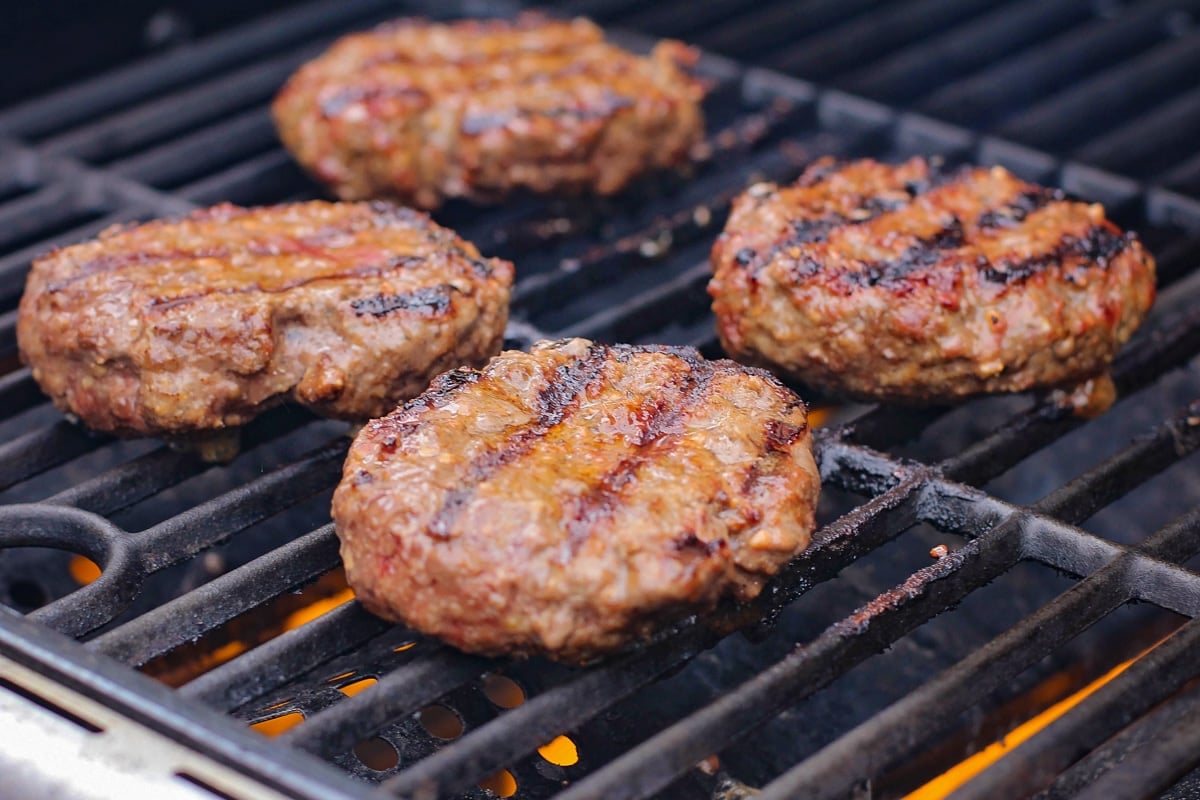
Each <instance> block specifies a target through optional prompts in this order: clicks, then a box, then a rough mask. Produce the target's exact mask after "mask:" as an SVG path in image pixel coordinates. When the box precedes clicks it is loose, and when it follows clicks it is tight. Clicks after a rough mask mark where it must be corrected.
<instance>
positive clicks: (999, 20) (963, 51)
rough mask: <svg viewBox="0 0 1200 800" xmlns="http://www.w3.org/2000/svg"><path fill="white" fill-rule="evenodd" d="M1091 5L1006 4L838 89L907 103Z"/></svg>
mask: <svg viewBox="0 0 1200 800" xmlns="http://www.w3.org/2000/svg"><path fill="white" fill-rule="evenodd" d="M1090 5H1091V4H1089V3H1086V2H1080V0H1052V2H1047V0H1024V1H1023V2H1019V3H1011V4H1004V5H1002V6H1000V7H998V8H996V9H995V10H994V11H992V12H990V13H987V14H984V15H983V16H981V17H979V18H978V19H974V20H970V21H968V22H966V23H965V24H963V25H960V26H958V27H955V28H952V29H950V30H948V31H946V32H945V33H943V34H941V35H939V36H937V37H935V38H930V39H923V40H921V41H919V42H917V43H916V44H914V45H912V46H911V47H907V48H905V49H903V50H901V51H899V52H897V53H895V54H894V55H891V56H887V57H885V58H882V59H879V60H876V61H871V62H869V63H868V64H867V65H866V66H864V67H862V68H861V69H858V70H855V71H854V72H852V73H850V74H849V75H847V76H846V77H845V79H843V80H842V81H841V84H842V85H843V86H845V88H846V89H848V90H849V91H852V92H857V93H859V94H865V95H869V96H881V97H886V98H887V99H888V100H889V101H891V102H908V101H911V100H914V99H916V98H917V97H920V96H921V95H922V94H924V93H925V92H927V91H928V90H929V87H930V86H936V85H938V84H939V83H945V81H946V77H947V75H949V74H962V73H966V72H969V71H971V70H974V69H978V68H980V67H982V66H985V65H987V64H989V63H992V62H994V61H998V60H1000V59H1002V58H1005V57H1009V56H1011V55H1012V54H1013V53H1014V52H1017V51H1018V50H1020V49H1022V48H1023V47H1027V46H1029V45H1030V44H1035V43H1037V42H1039V41H1041V40H1043V39H1045V38H1048V37H1049V36H1052V35H1054V34H1055V33H1057V32H1058V31H1060V30H1061V29H1063V28H1066V27H1068V26H1071V25H1076V24H1079V23H1080V22H1082V21H1084V20H1086V19H1087V18H1088V16H1089V15H1090V14H1091V8H1090ZM868 57H869V56H868Z"/></svg>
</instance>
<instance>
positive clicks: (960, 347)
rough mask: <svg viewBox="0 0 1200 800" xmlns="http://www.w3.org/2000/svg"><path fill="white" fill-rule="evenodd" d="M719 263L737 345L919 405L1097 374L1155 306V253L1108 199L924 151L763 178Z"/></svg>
mask: <svg viewBox="0 0 1200 800" xmlns="http://www.w3.org/2000/svg"><path fill="white" fill-rule="evenodd" d="M712 265H713V273H714V274H713V279H712V281H711V282H710V284H709V287H708V290H709V294H711V295H712V297H713V311H714V312H715V313H716V316H717V330H718V333H719V335H720V339H721V342H722V344H723V345H724V347H725V349H726V352H728V353H729V354H730V355H731V356H732V357H734V358H736V359H738V360H740V361H745V362H746V363H752V364H757V365H760V366H766V367H769V368H770V369H772V370H774V371H776V372H778V373H779V374H782V375H786V376H789V377H791V378H795V379H798V380H800V381H803V382H804V383H806V384H808V385H811V386H815V387H821V388H823V389H826V390H829V391H831V392H834V393H837V394H842V395H848V396H852V397H859V398H863V399H869V400H885V401H893V402H902V403H911V404H924V403H941V402H947V401H954V400H958V399H961V398H963V397H967V396H970V395H975V394H980V393H985V392H1005V391H1023V390H1026V389H1030V388H1033V387H1060V386H1066V387H1069V386H1071V385H1074V384H1079V383H1083V382H1085V381H1088V380H1090V379H1093V378H1096V379H1101V376H1106V375H1107V372H1108V368H1109V365H1110V363H1111V361H1112V359H1113V356H1114V355H1115V354H1116V351H1117V349H1118V348H1119V347H1120V346H1121V345H1122V344H1124V343H1125V342H1126V341H1128V339H1129V337H1130V336H1131V335H1132V334H1133V332H1134V330H1135V329H1136V328H1137V327H1138V325H1139V324H1140V323H1141V321H1142V319H1143V318H1144V317H1145V315H1146V313H1147V311H1148V310H1149V309H1150V306H1151V304H1152V303H1153V302H1154V282H1155V274H1154V260H1153V258H1151V257H1150V255H1149V254H1148V253H1147V252H1146V251H1145V250H1144V249H1143V248H1142V245H1141V244H1140V243H1139V242H1138V240H1137V239H1136V238H1135V237H1134V235H1133V234H1131V233H1122V232H1121V230H1120V229H1119V228H1117V226H1116V225H1114V224H1113V223H1112V222H1110V221H1108V220H1107V219H1105V216H1104V209H1103V208H1102V207H1101V206H1099V205H1088V204H1086V203H1082V202H1075V201H1070V200H1067V199H1065V198H1064V196H1063V195H1062V193H1061V192H1058V191H1054V190H1051V189H1046V188H1043V187H1040V186H1036V185H1034V184H1030V183H1026V182H1024V181H1022V180H1020V179H1018V178H1017V177H1015V176H1014V175H1012V174H1011V173H1010V172H1008V171H1007V170H1005V169H1003V168H1002V167H993V168H990V169H987V168H980V167H966V168H961V169H958V170H953V171H942V170H939V169H937V168H935V167H931V165H930V164H929V163H927V162H926V161H925V160H923V159H919V158H916V159H913V160H911V161H908V162H906V163H904V164H901V165H899V166H893V165H888V164H881V163H878V162H875V161H871V160H864V161H856V162H851V163H839V162H836V161H834V160H833V159H821V160H819V161H817V162H815V163H814V164H812V165H811V166H810V167H809V168H808V169H807V170H806V171H805V172H804V174H803V175H802V176H801V177H800V178H799V179H798V180H797V181H796V182H795V183H794V184H792V185H791V186H786V187H778V186H775V185H773V184H759V185H757V186H754V187H751V189H749V190H748V191H747V192H746V193H745V194H743V195H742V196H741V197H739V198H738V200H737V201H736V202H735V203H734V206H733V211H732V214H731V215H730V218H729V222H728V224H727V225H726V228H725V232H724V233H723V234H722V235H721V236H720V238H719V239H718V240H717V242H716V244H715V245H714V247H713V250H712ZM1103 380H1107V378H1106V377H1103Z"/></svg>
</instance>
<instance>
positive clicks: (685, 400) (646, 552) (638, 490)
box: [333, 339, 819, 661]
mask: <svg viewBox="0 0 1200 800" xmlns="http://www.w3.org/2000/svg"><path fill="white" fill-rule="evenodd" d="M818 490H819V478H818V475H817V470H816V465H815V464H814V462H813V456H812V452H811V436H810V434H809V430H808V424H807V414H806V411H805V408H804V404H803V403H802V402H801V401H800V400H799V398H797V397H796V396H795V395H794V394H793V393H792V392H791V391H789V390H788V389H786V388H784V387H783V386H782V385H780V384H779V383H778V382H777V381H776V380H775V379H774V378H772V377H771V376H769V375H768V374H767V373H765V372H762V371H759V370H754V369H747V368H745V367H741V366H739V365H737V364H734V363H733V362H731V361H705V360H704V359H702V358H701V357H700V356H699V355H698V354H697V353H696V352H695V351H694V350H692V349H690V348H674V347H634V346H630V345H616V346H612V347H609V346H605V345H600V344H593V343H591V342H589V341H586V340H583V339H571V340H564V341H558V342H541V343H539V344H536V345H534V347H533V348H532V351H531V352H529V353H521V352H505V353H502V354H500V355H499V356H497V357H496V358H494V359H492V361H491V363H489V364H488V365H487V367H486V368H484V369H483V370H482V371H475V370H470V369H457V370H454V371H451V372H449V373H447V374H445V375H442V376H441V377H439V378H438V379H437V380H435V381H434V382H433V385H432V386H431V387H430V389H429V390H428V391H426V392H425V393H424V394H423V395H421V396H420V397H418V398H416V399H415V400H411V401H409V402H408V403H407V404H406V405H404V406H403V407H402V408H399V409H397V410H396V411H395V412H394V413H392V414H391V415H389V416H387V417H385V418H383V419H377V420H373V421H372V422H370V423H368V424H367V426H366V427H365V428H363V430H362V432H361V433H360V434H359V435H358V438H357V439H356V440H355V442H354V445H353V446H352V447H351V448H350V454H349V457H348V458H347V460H346V465H345V471H344V474H343V478H342V482H341V484H340V485H339V486H338V489H337V491H336V493H335V494H334V498H333V517H334V520H335V522H336V523H337V532H338V535H339V536H340V537H341V540H342V558H343V560H344V561H345V565H346V575H347V577H348V579H349V581H350V585H351V586H352V587H353V588H354V590H355V592H356V593H357V596H358V599H359V601H360V602H362V603H363V604H364V605H365V606H366V607H367V608H368V609H370V610H372V611H373V612H374V613H376V614H379V615H380V616H383V617H386V618H387V619H391V620H396V621H400V622H403V623H404V624H407V625H410V626H412V627H414V628H416V629H417V630H420V631H423V632H425V633H428V634H431V635H434V636H437V637H439V638H441V639H444V640H445V641H447V642H449V643H451V644H453V645H454V646H456V647H458V648H461V649H463V650H467V651H470V652H476V653H486V654H493V655H499V654H516V655H532V654H545V655H548V656H550V657H553V658H556V659H560V660H566V661H584V660H588V659H591V658H593V657H596V656H598V655H600V654H603V653H606V652H609V651H612V650H615V649H618V648H620V647H621V646H622V645H624V644H626V643H628V642H630V641H631V640H634V639H638V638H641V637H645V636H647V635H648V634H650V633H651V632H652V631H653V630H654V629H655V627H656V626H657V625H660V624H662V623H664V622H667V621H671V620H674V619H678V618H681V617H683V616H685V615H686V614H688V613H691V612H694V611H703V610H705V609H710V608H712V607H713V606H714V605H715V604H716V602H717V601H718V599H720V598H721V597H722V596H733V597H736V598H739V599H748V598H752V597H754V596H755V595H757V594H758V593H759V591H760V590H761V588H762V585H763V582H764V581H765V580H766V579H767V578H768V577H769V576H771V575H773V574H774V573H775V572H776V571H777V570H778V569H779V568H780V567H781V566H782V565H783V564H785V563H786V562H787V561H788V560H789V559H791V558H792V557H793V556H794V555H796V554H797V553H798V552H800V551H801V550H803V549H804V548H805V547H806V546H807V545H808V542H809V538H810V536H811V533H812V530H813V524H814V523H813V510H814V507H815V505H816V501H817V493H818Z"/></svg>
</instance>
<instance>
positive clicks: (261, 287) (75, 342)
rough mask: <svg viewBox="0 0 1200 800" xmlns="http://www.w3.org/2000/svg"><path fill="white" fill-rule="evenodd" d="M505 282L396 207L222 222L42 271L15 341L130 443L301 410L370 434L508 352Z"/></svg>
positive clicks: (128, 231)
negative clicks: (416, 401) (436, 383)
mask: <svg viewBox="0 0 1200 800" xmlns="http://www.w3.org/2000/svg"><path fill="white" fill-rule="evenodd" d="M511 284H512V265H511V264H509V263H507V262H505V261H499V260H494V259H493V260H485V259H482V258H480V256H479V252H478V251H477V250H476V249H475V247H474V246H473V245H471V244H470V243H469V242H465V241H463V240H462V239H459V238H458V237H457V236H455V235H454V233H453V232H452V231H449V230H446V229H445V228H441V227H438V226H437V225H435V224H433V223H432V222H431V221H430V220H429V219H428V217H426V216H425V215H424V214H419V213H417V212H414V211H411V210H409V209H405V208H399V207H396V206H392V205H388V204H385V203H326V202H311V203H297V204H293V205H282V206H273V207H269V208H257V209H244V208H238V207H236V206H232V205H220V206H216V207H214V208H210V209H207V210H203V211H197V212H195V213H193V214H192V215H191V216H189V217H187V218H185V219H182V220H179V221H157V222H151V223H148V224H145V225H137V226H133V227H116V228H110V229H109V230H107V231H105V232H104V233H102V234H100V237H99V238H98V239H96V240H94V241H90V242H86V243H83V244H78V245H74V246H72V247H67V248H65V249H60V250H55V251H54V252H52V253H50V254H49V255H46V256H44V257H42V258H40V259H38V260H37V261H36V262H34V265H33V271H32V272H31V273H30V275H29V279H28V282H27V284H26V287H25V295H24V297H22V298H21V306H20V312H19V317H18V321H17V336H18V339H19V342H20V348H21V357H22V359H23V360H24V361H25V362H26V363H28V364H29V365H30V366H31V367H32V368H33V370H32V371H33V377H34V379H35V380H37V382H38V384H39V385H40V386H41V387H42V390H43V391H45V392H46V393H47V394H48V395H50V397H51V398H52V399H53V400H54V403H55V405H57V406H58V407H59V408H60V409H61V410H62V411H64V412H67V413H70V414H74V415H76V416H77V417H79V418H80V419H81V420H82V421H83V422H84V423H85V424H87V425H88V426H89V427H92V428H95V429H97V430H102V431H110V432H113V433H116V434H120V435H128V436H137V435H164V436H168V437H186V436H188V435H189V434H196V433H201V432H204V431H212V430H216V429H220V428H225V427H227V426H236V425H241V424H243V423H245V422H247V421H249V420H250V419H251V418H253V417H254V416H256V415H257V414H259V413H260V412H261V411H263V410H264V409H266V408H269V407H271V406H273V405H277V404H279V403H281V402H283V401H285V400H292V401H295V402H297V403H300V404H302V405H304V406H307V407H309V408H311V409H312V410H314V411H316V412H317V413H319V414H323V415H325V416H330V417H336V418H339V419H348V420H365V419H368V418H370V417H374V416H379V415H380V414H384V413H386V412H387V411H389V410H390V409H391V408H393V407H394V406H395V404H396V403H397V402H399V401H401V400H404V399H406V398H409V397H412V396H414V395H416V394H418V393H420V392H421V391H422V390H423V389H424V388H425V387H426V386H427V385H428V383H429V380H430V379H431V378H432V377H433V376H434V375H437V374H438V373H440V372H443V371H445V370H447V369H449V368H451V367H455V366H458V365H460V364H464V363H467V364H481V363H484V362H485V361H486V360H487V359H488V358H489V357H490V356H491V355H493V354H494V353H496V352H497V351H498V350H499V349H500V346H501V342H502V337H503V332H504V325H505V322H506V320H507V317H508V297H509V289H510V286H511Z"/></svg>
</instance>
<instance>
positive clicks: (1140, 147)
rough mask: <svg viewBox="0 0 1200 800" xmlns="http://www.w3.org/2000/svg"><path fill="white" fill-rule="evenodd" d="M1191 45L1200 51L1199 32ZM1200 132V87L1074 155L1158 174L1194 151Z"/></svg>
mask: <svg viewBox="0 0 1200 800" xmlns="http://www.w3.org/2000/svg"><path fill="white" fill-rule="evenodd" d="M1192 47H1193V48H1194V50H1195V52H1197V53H1200V35H1198V36H1196V37H1194V39H1193V41H1192ZM1196 62H1197V64H1196V67H1195V69H1194V72H1195V73H1200V57H1197V59H1196ZM1198 131H1200V89H1195V90H1192V91H1190V92H1186V93H1185V94H1182V95H1180V96H1179V97H1176V98H1175V99H1173V100H1171V101H1170V102H1168V103H1165V104H1163V105H1162V106H1159V107H1157V108H1155V109H1153V110H1152V111H1149V112H1147V113H1146V114H1143V115H1142V116H1140V117H1138V118H1137V119H1135V120H1132V121H1131V122H1128V123H1125V124H1124V125H1121V126H1119V127H1118V128H1117V129H1116V130H1114V131H1112V132H1111V133H1109V134H1107V135H1105V136H1102V137H1100V138H1098V139H1095V140H1093V141H1090V142H1089V143H1088V144H1087V145H1086V146H1085V147H1082V148H1080V149H1079V150H1078V151H1076V152H1075V154H1074V155H1075V158H1077V159H1079V160H1080V161H1087V162H1091V163H1095V164H1103V165H1104V166H1106V167H1108V168H1110V169H1119V170H1124V171H1127V172H1128V171H1134V172H1136V173H1138V174H1155V173H1158V172H1161V171H1163V170H1165V169H1167V168H1169V167H1170V166H1171V165H1173V164H1176V163H1178V162H1179V158H1180V156H1186V155H1188V154H1191V153H1193V152H1195V139H1196V133H1197V132H1198ZM1139 134H1140V135H1139Z"/></svg>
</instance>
